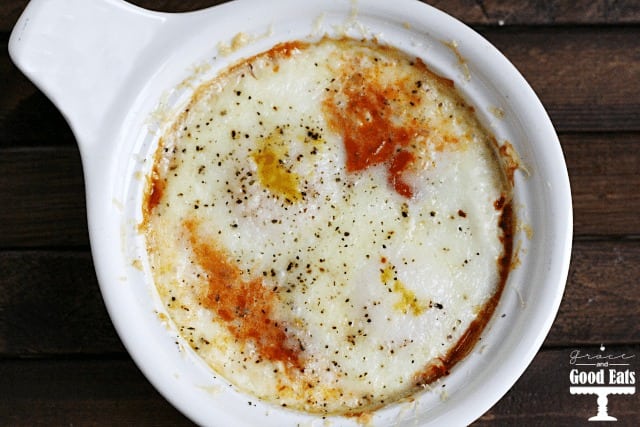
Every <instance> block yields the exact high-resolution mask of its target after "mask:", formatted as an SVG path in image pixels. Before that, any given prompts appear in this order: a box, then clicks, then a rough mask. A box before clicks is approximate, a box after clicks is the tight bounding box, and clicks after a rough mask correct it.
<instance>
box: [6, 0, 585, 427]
mask: <svg viewBox="0 0 640 427" xmlns="http://www.w3.org/2000/svg"><path fill="white" fill-rule="evenodd" d="M324 34H329V35H333V36H341V35H349V36H353V37H367V38H376V39H378V40H379V41H381V42H382V43H386V44H390V45H393V46H395V47H397V48H399V49H401V50H404V51H406V52H407V53H409V54H411V55H415V56H417V57H420V58H421V59H422V60H423V61H424V62H425V63H426V64H427V65H428V66H429V67H430V68H431V69H432V70H434V71H436V72H437V73H439V74H441V75H443V76H444V77H447V78H449V79H452V80H454V82H455V84H456V87H457V88H458V90H459V91H460V93H461V94H462V95H463V96H464V97H465V98H466V99H467V100H468V102H469V103H470V104H471V105H473V106H474V107H475V109H476V112H477V114H478V116H479V118H480V120H481V121H482V122H483V123H484V125H485V126H486V127H487V128H488V129H489V130H490V131H492V132H493V134H494V135H495V136H496V139H497V140H498V141H499V143H504V141H508V142H510V143H511V144H512V145H513V147H514V148H515V150H516V152H517V153H518V154H519V156H520V159H521V163H522V166H523V167H522V168H521V170H520V171H518V172H517V173H516V176H515V193H514V206H515V208H516V215H517V217H518V223H519V229H518V233H517V234H516V236H515V247H516V249H517V251H518V252H517V254H516V257H517V259H518V260H519V263H518V265H517V267H516V268H515V269H514V271H513V272H512V273H511V275H510V278H509V280H508V282H507V284H506V287H505V290H504V293H503V296H502V299H501V301H500V303H499V305H498V307H497V309H496V312H495V314H494V316H493V319H492V320H491V321H490V323H489V325H488V326H487V328H486V330H485V331H484V333H483V334H482V338H481V341H480V342H478V344H477V345H476V347H475V348H474V350H473V351H472V352H471V354H470V355H469V356H468V357H467V358H465V359H464V360H463V361H461V362H460V363H458V364H457V365H456V366H455V367H454V368H453V370H452V372H451V374H450V375H449V376H447V377H445V378H443V379H442V380H440V381H439V382H437V383H436V384H434V385H433V387H431V388H430V389H427V390H425V391H424V392H422V393H419V394H417V395H415V396H414V399H411V400H410V401H404V402H400V403H396V404H393V405H390V406H387V407H385V408H382V409H381V410H378V411H376V412H374V413H372V414H368V415H367V416H363V417H361V418H359V419H357V418H353V417H352V418H344V417H326V418H323V417H320V416H316V415H309V414H303V413H299V412H295V411H290V410H287V409H283V408H279V407H275V406H273V405H270V404H268V403H264V402H261V401H258V400H256V399H254V398H252V397H251V396H247V395H246V394H242V393H240V392H238V391H236V390H235V389H234V388H233V387H232V386H230V385H229V384H228V383H227V382H226V381H225V380H224V379H223V378H220V377H217V376H216V375H215V373H213V372H212V371H211V370H210V369H209V368H208V367H207V366H205V365H204V364H203V363H202V362H201V361H200V360H199V359H198V357H197V356H196V355H195V354H194V353H193V352H192V351H191V350H190V348H189V346H188V345H186V343H183V342H182V340H181V339H180V338H178V337H177V332H176V331H175V330H174V329H173V328H172V325H171V322H170V320H168V319H167V317H166V315H165V313H164V310H163V307H162V306H161V304H160V300H159V298H158V296H157V294H156V291H155V287H154V285H153V282H152V280H151V275H150V274H149V271H148V265H147V264H146V254H145V248H144V239H143V238H142V236H140V234H139V231H138V224H139V222H140V220H141V204H142V202H141V200H142V194H143V191H144V187H145V182H146V180H145V176H146V174H147V172H148V171H149V168H150V167H151V162H152V160H151V158H152V153H153V152H154V149H155V147H156V144H157V141H158V137H159V134H160V132H161V131H162V127H163V125H164V124H166V123H167V119H169V118H170V117H171V114H172V112H175V111H176V110H177V109H178V108H179V107H180V106H181V105H183V103H184V102H185V101H186V100H187V99H188V97H189V95H190V93H191V92H192V90H193V88H194V87H195V86H197V84H198V82H200V81H204V80H206V79H207V78H209V77H212V76H213V75H215V74H216V72H218V71H219V70H220V69H223V68H224V67H225V66H227V65H229V64H231V63H233V62H235V61H236V60H238V59H241V58H244V57H247V56H250V55H253V54H256V53H258V52H261V51H264V50H266V49H268V48H270V47H271V46H273V45H274V44H276V43H278V42H282V41H288V40H307V39H315V38H318V37H320V36H322V35H324ZM9 50H10V54H11V57H12V59H13V60H14V62H15V63H16V65H17V66H18V67H19V68H20V69H21V70H22V71H23V72H24V73H25V74H26V75H27V76H28V77H29V78H30V79H31V80H32V81H33V82H34V83H35V84H36V85H37V86H38V87H39V88H40V89H42V90H43V92H44V93H45V94H47V96H48V97H49V98H50V99H51V100H52V101H53V102H54V103H55V104H56V106H57V107H58V108H59V109H60V110H61V111H62V113H63V114H64V115H65V117H66V119H67V120H68V122H69V124H70V126H71V128H72V129H73V131H74V134H75V136H76V138H77V140H78V144H79V147H80V150H81V155H82V162H83V168H84V172H85V182H86V191H87V211H88V218H89V232H90V237H91V247H92V253H93V257H94V264H95V266H96V270H97V274H98V279H99V282H100V288H101V292H102V294H103V297H104V300H105V304H106V306H107V309H108V311H109V314H110V316H111V318H112V320H113V323H114V325H115V328H116V330H117V331H118V334H119V335H120V337H121V339H122V341H123V343H124V344H125V346H126V348H127V350H128V351H129V353H130V354H131V356H132V358H133V360H134V361H135V362H136V363H137V365H138V366H139V367H140V369H141V370H142V372H143V373H144V374H145V376H146V377H147V378H148V379H149V381H150V382H151V383H153V385H154V386H155V387H156V388H157V389H158V390H159V391H160V392H161V393H162V394H163V395H164V396H165V397H166V398H167V399H168V400H169V401H170V402H171V403H172V404H173V405H174V406H175V407H177V408H178V409H179V410H180V411H182V412H183V413H184V414H185V415H186V416H188V417H189V418H190V419H192V420H193V421H194V422H196V423H198V424H201V425H212V426H215V425H220V426H226V425H234V426H240V425H247V426H250V425H263V426H271V425H272V426H284V425H300V424H302V425H318V426H320V425H332V426H333V425H336V426H338V425H357V424H358V423H360V422H366V423H367V425H373V426H378V425H380V426H386V425H411V426H415V425H466V424H469V423H471V422H472V421H473V420H475V419H476V418H478V417H479V416H481V415H482V414H483V413H484V412H486V411H487V410H488V409H489V408H490V407H491V406H492V405H494V404H495V403H496V402H497V401H498V400H499V399H500V398H501V397H502V396H503V395H504V394H505V393H506V392H507V391H508V390H509V389H510V388H511V386H512V385H513V384H514V383H515V381H516V380H517V379H518V378H519V377H520V375H521V374H522V373H523V372H524V370H525V369H526V368H527V366H528V365H529V364H530V362H531V360H532V359H533V357H534V356H535V354H536V353H537V351H538V350H539V348H540V346H541V345H542V342H543V340H544V338H545V337H546V335H547V333H548V331H549V328H550V327H551V324H552V323H553V320H554V318H555V315H556V313H557V310H558V307H559V304H560V300H561V298H562V294H563V291H564V285H565V282H566V277H567V272H568V266H569V258H570V251H571V239H572V209H571V193H570V188H569V180H568V176H567V170H566V165H565V163H564V158H563V155H562V151H561V148H560V144H559V142H558V138H557V136H556V134H555V131H554V129H553V126H552V124H551V122H550V120H549V117H548V116H547V114H546V112H545V110H544V108H543V107H542V105H541V103H540V101H539V100H538V98H537V97H536V95H535V94H534V92H533V91H532V89H531V88H530V87H529V85H528V84H527V83H526V81H525V80H524V79H523V77H522V76H521V75H520V74H519V73H518V71H517V70H516V69H515V68H514V67H513V65H512V64H511V63H510V62H509V61H508V60H507V59H506V58H505V57H504V56H503V55H502V54H500V53H499V52H498V51H497V50H496V49H495V48H494V47H493V46H491V45H490V44H489V43H488V42H487V41H486V40H484V39H483V38H482V37H480V36H479V35H478V34H477V33H475V32H474V31H472V30H471V29H469V28H468V27H466V26H465V25H464V24H462V23H460V22H459V21H457V20H455V19H454V18H452V17H450V16H448V15H446V14H444V13H442V12H440V11H438V10H436V9H434V8H432V7H430V6H427V5H425V4H424V3H420V2H418V1H414V0H397V1H393V2H389V1H385V0H359V1H353V0H311V1H307V2H305V6H304V7H303V8H301V7H300V3H299V2H295V1H293V0H272V1H269V2H264V1H259V0H236V1H234V2H231V3H225V4H223V5H221V6H216V7H214V8H210V9H206V10H203V11H198V12H193V13H184V14H166V13H158V12H151V11H147V10H144V9H140V8H137V7H135V6H132V5H130V4H128V3H125V2H123V1H121V0H93V1H87V0H33V1H32V2H31V3H30V4H29V6H28V7H27V9H26V10H25V12H24V13H23V15H22V16H21V18H20V20H19V21H18V22H17V24H16V26H15V29H14V31H13V33H12V35H11V40H10V43H9ZM248 402H250V404H249V403H248Z"/></svg>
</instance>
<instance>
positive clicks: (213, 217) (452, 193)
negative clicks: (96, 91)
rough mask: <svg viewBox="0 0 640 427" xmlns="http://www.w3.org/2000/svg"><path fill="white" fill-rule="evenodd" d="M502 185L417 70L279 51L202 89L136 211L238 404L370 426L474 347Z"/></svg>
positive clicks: (441, 88)
mask: <svg viewBox="0 0 640 427" xmlns="http://www.w3.org/2000/svg"><path fill="white" fill-rule="evenodd" d="M508 172H509V171H507V170H506V169H505V166H504V165H503V162H502V160H501V155H500V154H499V150H498V147H497V144H496V142H495V139H494V138H493V137H492V136H491V135H490V134H488V133H487V132H486V131H485V129H483V127H482V126H481V125H480V123H479V122H478V120H477V119H476V117H475V115H474V109H473V108H472V107H471V106H470V105H469V104H467V103H466V102H465V101H464V100H463V98H462V97H461V96H459V95H458V94H457V93H456V90H455V87H454V84H453V82H452V81H451V80H448V79H446V78H443V77H440V76H438V75H436V74H435V73H433V72H432V71H430V70H429V69H428V68H427V66H426V65H425V64H424V63H423V62H422V61H421V60H420V59H417V58H413V57H409V56H406V55H405V54H404V53H402V52H400V51H398V50H396V49H394V48H391V47H388V46H384V45H382V44H379V43H377V42H375V41H361V40H353V39H349V38H343V39H331V38H324V39H322V40H320V41H318V42H309V43H307V42H290V43H284V44H280V45H277V46H275V47H273V48H272V49H270V50H269V51H267V52H264V53H261V54H258V55H256V56H253V57H251V58H248V59H245V60H243V61H241V62H239V63H237V64H235V65H233V66H232V67H230V68H229V69H227V70H225V71H224V72H222V73H221V74H219V75H218V76H217V77H215V78H214V79H213V80H211V81H209V82H207V83H206V84H204V85H202V86H201V87H200V88H198V89H197V90H196V92H195V94H194V95H193V98H192V100H191V101H190V103H189V105H188V107H187V108H185V109H184V111H183V112H182V113H181V114H180V115H179V117H178V118H177V119H176V121H175V123H174V124H173V126H172V127H170V130H169V131H167V132H166V134H164V135H163V136H162V138H161V141H160V143H159V148H158V150H157V153H156V156H155V163H154V167H153V171H152V172H151V175H150V178H149V184H148V188H147V191H146V196H145V200H144V206H143V207H142V208H143V211H144V221H143V224H142V230H143V232H144V233H145V237H146V243H147V248H148V253H149V263H150V266H151V269H152V273H153V279H154V281H155V285H156V287H157V289H158V292H159V294H160V296H161V298H162V301H163V303H164V305H165V307H166V310H167V312H168V314H169V316H170V317H171V319H172V320H173V322H174V323H175V325H176V326H177V328H178V330H179V333H180V335H181V336H182V337H183V338H184V340H185V341H186V342H188V343H189V345H190V346H191V347H192V348H193V350H194V351H195V352H196V353H197V354H198V355H199V356H200V357H201V358H202V359H203V360H204V361H206V363H207V364H208V365H209V366H210V367H211V368H212V370H213V371H215V372H216V373H217V374H219V375H221V376H223V377H224V378H225V379H227V380H228V381H229V382H231V383H232V384H234V385H235V386H236V387H237V388H238V389H240V390H243V391H244V392H246V393H249V394H251V395H253V396H256V397H258V398H261V399H264V400H265V401H268V402H271V403H273V404H275V405H279V406H286V407H288V408H293V409H297V410H301V411H307V412H312V413H321V414H361V413H364V412H367V411H372V410H375V409H377V408H380V407H382V406H384V405H387V404H389V403H392V402H396V401H398V400H399V399H402V398H405V397H407V396H410V395H412V394H414V393H415V392H417V391H418V390H421V389H423V388H424V386H425V385H427V384H429V383H432V382H433V381H435V380H437V379H438V378H440V377H442V376H445V375H447V374H448V373H449V370H450V369H451V368H452V366H453V365H454V364H455V363H456V362H458V361H459V360H460V359H461V358H463V357H464V356H465V355H466V354H467V353H468V352H469V351H470V350H471V349H472V347H473V346H474V344H475V343H476V341H477V339H478V336H479V334H480V333H481V331H482V329H483V328H484V326H485V324H486V323H487V321H488V319H489V317H490V316H491V314H492V312H493V311H494V307H495V305H496V303H497V301H498V298H499V295H500V293H501V291H502V288H503V285H504V282H505V280H506V277H507V274H508V270H509V265H510V259H511V251H512V243H511V242H512V228H513V227H512V224H513V218H512V216H513V214H512V210H511V203H510V200H511V192H512V190H511V181H510V177H509V176H508V175H509V173H508Z"/></svg>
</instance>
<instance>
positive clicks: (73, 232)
mask: <svg viewBox="0 0 640 427" xmlns="http://www.w3.org/2000/svg"><path fill="white" fill-rule="evenodd" d="M560 140H561V144H562V147H563V149H564V153H565V157H566V160H567V164H568V169H569V173H570V179H571V184H572V192H573V203H574V214H575V227H574V231H575V234H576V235H577V236H584V235H588V236H598V235H600V236H603V235H640V223H639V222H638V221H637V218H638V212H640V192H638V190H637V189H638V188H640V134H636V133H633V134H567V135H561V138H560ZM0 171H1V172H2V173H1V174H0V194H2V195H3V203H2V204H0V248H7V247H23V248H32V247H43V246H46V247H51V246H74V247H77V246H86V245H88V234H87V223H86V216H85V215H86V209H85V205H84V203H85V197H84V184H83V177H82V166H81V162H80V156H79V153H78V150H77V148H76V147H75V146H68V147H58V148H55V147H33V148H24V149H23V148H17V149H0Z"/></svg>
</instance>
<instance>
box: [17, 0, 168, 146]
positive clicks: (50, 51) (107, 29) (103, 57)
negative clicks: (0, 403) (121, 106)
mask: <svg viewBox="0 0 640 427" xmlns="http://www.w3.org/2000/svg"><path fill="white" fill-rule="evenodd" d="M168 17H169V14H164V13H157V12H151V11H148V10H145V9H141V8H138V7H136V6H133V5H130V4H128V3H126V2H124V1H122V0H90V1H88V0H32V1H31V2H30V3H29V5H28V6H27V8H26V9H25V11H24V12H23V14H22V16H21V17H20V19H19V20H18V22H17V23H16V25H15V27H14V29H13V32H12V34H11V38H10V40H9V54H10V56H11V58H12V60H13V62H14V63H15V64H16V65H17V66H18V68H20V70H21V71H22V72H23V73H24V74H25V75H26V76H27V77H29V78H30V79H31V81H33V82H34V83H35V84H36V86H38V87H39V88H40V90H42V91H43V92H44V93H45V94H46V95H47V96H48V97H49V99H51V101H52V102H53V103H54V104H55V105H56V106H57V107H58V108H59V109H60V110H61V111H62V113H63V114H64V116H65V118H66V119H67V121H68V122H69V124H70V125H71V127H72V129H73V131H74V133H75V135H76V138H77V139H78V142H81V143H82V144H91V142H92V141H95V140H97V138H96V134H97V133H98V132H100V131H101V127H102V126H105V123H106V121H107V120H108V116H109V113H110V109H111V108H112V106H113V105H114V101H115V100H116V99H117V97H118V96H119V92H121V90H122V89H123V82H124V81H125V80H126V78H127V76H128V75H129V73H130V71H131V70H133V69H134V67H135V66H136V65H135V64H136V62H137V61H138V60H139V58H140V54H141V53H142V52H143V50H144V49H145V47H146V46H147V45H148V44H149V43H151V41H152V40H153V39H154V36H155V35H156V34H157V33H158V31H160V28H161V27H162V25H163V24H164V23H165V22H166V21H167V19H168ZM82 144H81V145H82ZM81 148H82V147H81Z"/></svg>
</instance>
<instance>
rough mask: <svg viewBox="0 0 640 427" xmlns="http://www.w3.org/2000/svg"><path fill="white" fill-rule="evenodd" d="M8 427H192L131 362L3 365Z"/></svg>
mask: <svg viewBox="0 0 640 427" xmlns="http://www.w3.org/2000/svg"><path fill="white" fill-rule="evenodd" d="M0 377H1V378H2V381H0V395H2V399H0V424H1V425H5V426H9V425H10V426H37V425H43V426H44V425H47V426H55V425H69V426H70V425H81V426H107V425H110V426H126V425H136V426H151V425H153V426H188V425H192V424H191V423H190V422H189V421H188V420H187V419H186V418H185V417H184V416H183V415H182V414H181V413H179V412H178V411H177V410H176V409H174V408H173V407H172V406H171V405H170V404H169V403H168V402H167V401H166V400H165V399H164V398H162V396H160V394H158V392H157V391H156V390H155V389H154V388H153V387H152V386H151V384H149V382H147V380H146V379H145V378H144V376H143V375H142V374H141V373H140V371H139V370H138V369H137V367H136V366H135V365H134V363H133V362H132V361H131V360H130V359H123V360H76V361H68V360H60V361H47V360H1V361H0Z"/></svg>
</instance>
